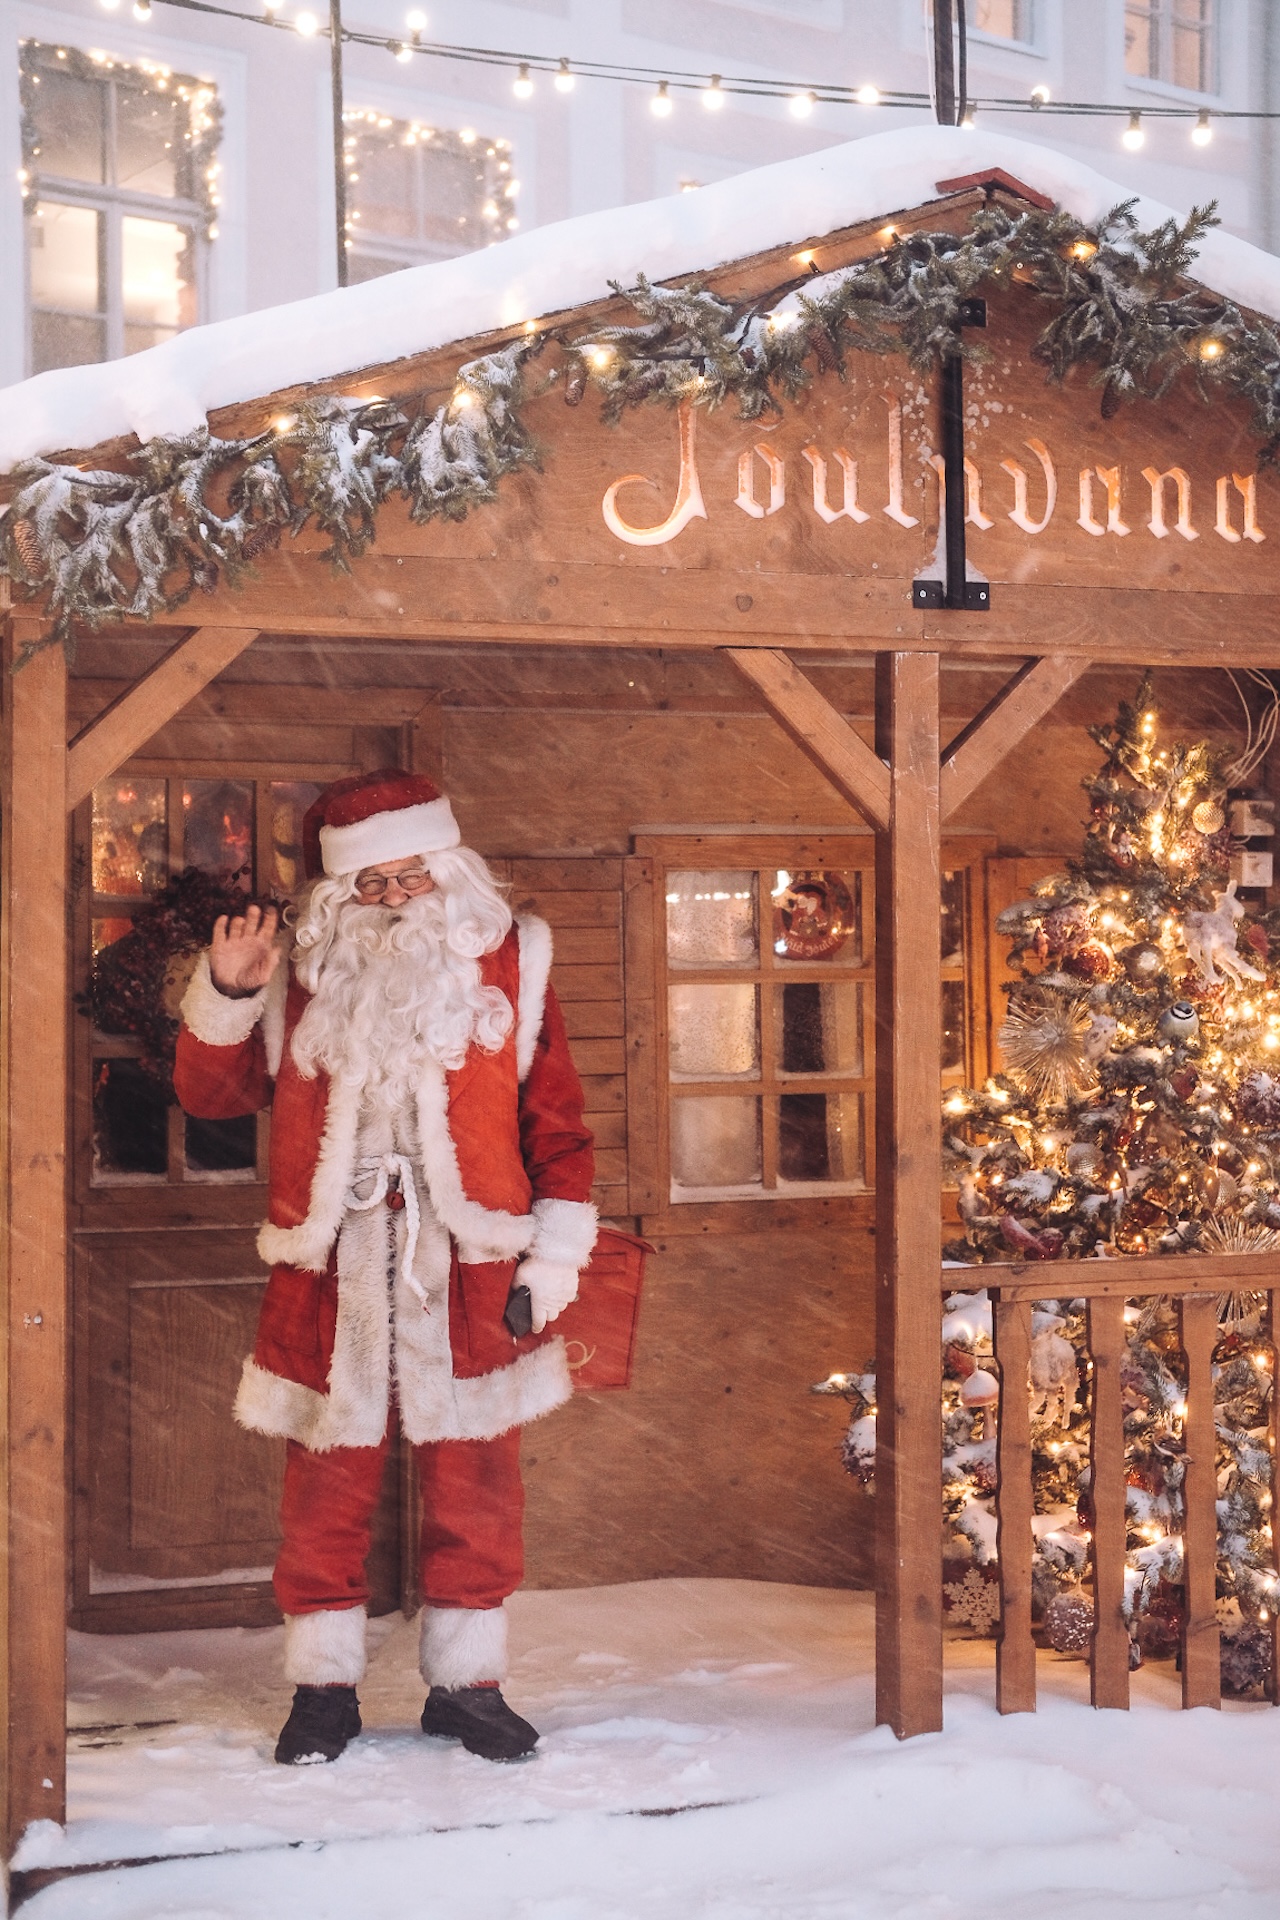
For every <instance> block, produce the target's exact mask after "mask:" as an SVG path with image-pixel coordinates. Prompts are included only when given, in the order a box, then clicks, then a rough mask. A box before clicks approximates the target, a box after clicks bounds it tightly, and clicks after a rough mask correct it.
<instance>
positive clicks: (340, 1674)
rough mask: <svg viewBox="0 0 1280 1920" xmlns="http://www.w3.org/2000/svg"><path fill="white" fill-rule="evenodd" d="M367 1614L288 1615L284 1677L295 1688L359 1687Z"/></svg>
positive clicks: (339, 1610)
mask: <svg viewBox="0 0 1280 1920" xmlns="http://www.w3.org/2000/svg"><path fill="white" fill-rule="evenodd" d="M364 1628H365V1610H364V1608H363V1607H333V1608H326V1609H325V1610H324V1611H323V1612H321V1613H286V1615H285V1617H284V1677H285V1679H286V1680H287V1681H288V1682H289V1684H290V1685H291V1686H294V1687H355V1686H359V1684H360V1682H361V1681H362V1680H363V1679H364V1667H365V1651H364Z"/></svg>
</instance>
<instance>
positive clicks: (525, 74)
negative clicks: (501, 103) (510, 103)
mask: <svg viewBox="0 0 1280 1920" xmlns="http://www.w3.org/2000/svg"><path fill="white" fill-rule="evenodd" d="M511 91H512V93H514V95H515V97H516V99H517V100H528V99H530V98H531V97H532V95H533V81H532V80H531V79H530V78H529V69H528V66H527V65H526V64H525V62H524V61H521V63H520V71H519V72H518V73H517V74H516V77H515V79H514V80H513V81H512V82H511Z"/></svg>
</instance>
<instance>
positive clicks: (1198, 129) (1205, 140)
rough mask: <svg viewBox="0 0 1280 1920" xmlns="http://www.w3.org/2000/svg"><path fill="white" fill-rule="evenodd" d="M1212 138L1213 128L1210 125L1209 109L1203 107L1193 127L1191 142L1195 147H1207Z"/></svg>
mask: <svg viewBox="0 0 1280 1920" xmlns="http://www.w3.org/2000/svg"><path fill="white" fill-rule="evenodd" d="M1212 139H1213V128H1212V127H1211V126H1210V125H1209V109H1208V107H1201V109H1200V111H1199V113H1198V114H1197V115H1196V123H1195V125H1194V127H1192V129H1191V144H1192V146H1193V147H1207V146H1208V144H1209V142H1210V141H1211V140H1212Z"/></svg>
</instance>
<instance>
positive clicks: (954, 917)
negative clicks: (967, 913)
mask: <svg viewBox="0 0 1280 1920" xmlns="http://www.w3.org/2000/svg"><path fill="white" fill-rule="evenodd" d="M964 883H965V871H964V868H963V867H961V868H960V869H958V870H957V871H956V872H953V873H944V874H943V876H942V929H941V931H942V964H943V966H944V967H956V966H961V965H963V962H964Z"/></svg>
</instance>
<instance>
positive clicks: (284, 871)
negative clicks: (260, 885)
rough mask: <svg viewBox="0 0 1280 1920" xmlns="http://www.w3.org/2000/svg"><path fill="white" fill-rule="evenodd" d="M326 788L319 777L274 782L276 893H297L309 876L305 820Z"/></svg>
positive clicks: (273, 886) (273, 882) (273, 876)
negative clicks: (304, 845) (304, 866)
mask: <svg viewBox="0 0 1280 1920" xmlns="http://www.w3.org/2000/svg"><path fill="white" fill-rule="evenodd" d="M322 791H323V789H322V788H321V786H320V784H319V782H318V781H315V780H273V781H272V782H271V874H270V878H269V880H268V886H269V888H270V890H271V891H272V892H273V893H293V892H294V891H295V890H296V889H297V888H298V887H300V886H301V885H302V883H303V880H304V879H305V878H306V876H305V874H304V873H303V870H302V819H303V815H304V814H305V813H306V811H307V808H308V807H309V806H310V805H311V802H312V801H313V800H316V799H318V798H319V796H320V794H321V792H322Z"/></svg>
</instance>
